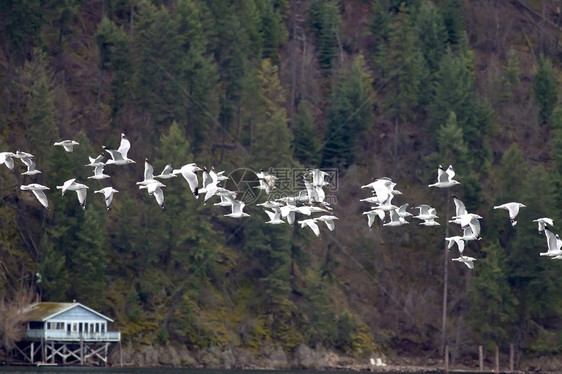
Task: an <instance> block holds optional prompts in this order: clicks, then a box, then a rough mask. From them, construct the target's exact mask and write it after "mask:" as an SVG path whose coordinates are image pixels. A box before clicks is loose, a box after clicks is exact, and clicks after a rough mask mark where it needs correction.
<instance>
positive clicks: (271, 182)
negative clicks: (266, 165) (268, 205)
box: [255, 170, 277, 195]
mask: <svg viewBox="0 0 562 374" xmlns="http://www.w3.org/2000/svg"><path fill="white" fill-rule="evenodd" d="M256 176H257V177H258V181H259V182H260V185H259V186H256V187H255V188H257V189H258V190H264V191H265V193H266V194H268V195H269V193H270V192H271V190H273V189H274V188H275V180H277V177H276V176H275V175H273V174H269V173H268V172H265V171H263V170H260V171H259V172H258V173H256Z"/></svg>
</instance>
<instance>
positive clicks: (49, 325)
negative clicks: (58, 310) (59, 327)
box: [47, 322, 51, 330]
mask: <svg viewBox="0 0 562 374" xmlns="http://www.w3.org/2000/svg"><path fill="white" fill-rule="evenodd" d="M50 329H51V322H47V330H50Z"/></svg>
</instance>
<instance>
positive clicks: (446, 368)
mask: <svg viewBox="0 0 562 374" xmlns="http://www.w3.org/2000/svg"><path fill="white" fill-rule="evenodd" d="M448 373H449V344H445V374H448Z"/></svg>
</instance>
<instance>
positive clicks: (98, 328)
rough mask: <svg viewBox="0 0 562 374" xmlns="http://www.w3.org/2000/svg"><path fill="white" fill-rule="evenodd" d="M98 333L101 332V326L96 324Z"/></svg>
mask: <svg viewBox="0 0 562 374" xmlns="http://www.w3.org/2000/svg"><path fill="white" fill-rule="evenodd" d="M96 332H100V324H99V323H96Z"/></svg>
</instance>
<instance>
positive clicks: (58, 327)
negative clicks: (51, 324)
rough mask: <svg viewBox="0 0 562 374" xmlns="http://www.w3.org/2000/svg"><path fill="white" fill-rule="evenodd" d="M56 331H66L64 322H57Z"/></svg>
mask: <svg viewBox="0 0 562 374" xmlns="http://www.w3.org/2000/svg"><path fill="white" fill-rule="evenodd" d="M55 329H56V330H64V322H57V324H56V326H55Z"/></svg>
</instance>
